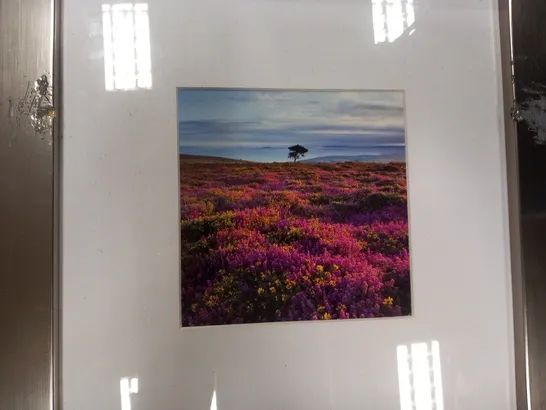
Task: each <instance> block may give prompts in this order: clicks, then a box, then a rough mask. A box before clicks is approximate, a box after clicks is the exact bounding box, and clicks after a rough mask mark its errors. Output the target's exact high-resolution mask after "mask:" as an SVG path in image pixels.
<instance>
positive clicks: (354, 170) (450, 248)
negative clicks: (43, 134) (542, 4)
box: [60, 0, 516, 410]
mask: <svg viewBox="0 0 546 410" xmlns="http://www.w3.org/2000/svg"><path fill="white" fill-rule="evenodd" d="M63 7H64V8H63V23H62V24H63V32H64V37H63V57H64V58H63V70H62V73H63V90H62V97H63V102H64V104H63V121H62V124H63V163H62V169H63V174H62V187H63V195H62V218H63V224H62V229H61V231H60V235H61V237H62V246H63V248H62V250H63V252H62V259H61V261H60V263H61V266H62V271H63V277H62V306H63V316H62V358H63V360H62V369H61V370H62V376H63V377H62V384H63V386H62V387H63V405H64V407H65V408H67V409H78V410H88V409H89V410H91V409H93V410H94V409H97V408H99V409H119V408H120V406H121V409H122V410H129V409H135V410H138V409H165V410H171V409H172V410H174V409H188V410H195V409H207V410H209V409H211V410H213V409H214V410H216V409H222V410H254V409H271V410H273V409H287V410H290V409H313V410H332V409H337V410H352V409H355V410H356V409H364V408H371V409H401V410H409V409H418V410H433V409H438V410H441V409H444V408H450V409H464V410H473V409H476V410H478V409H479V410H482V409H499V410H510V409H513V408H515V402H516V399H515V391H516V390H515V389H516V387H515V366H514V338H513V336H514V335H513V331H514V326H513V320H512V318H513V310H512V300H511V298H510V296H509V295H511V290H512V287H511V286H512V284H511V261H510V258H509V257H508V256H507V255H508V252H509V250H510V229H509V222H510V220H509V214H508V192H507V188H506V187H507V180H506V179H507V177H506V166H507V164H506V152H505V143H506V138H508V137H507V135H508V134H507V128H505V123H504V117H505V114H506V112H507V111H509V105H506V104H507V101H510V99H506V98H505V96H504V95H503V90H505V89H506V88H503V85H504V86H505V87H506V83H505V81H506V78H508V79H509V78H510V75H508V76H507V75H506V74H507V73H505V72H503V67H506V62H505V61H501V55H504V54H503V53H505V51H506V50H505V48H501V45H502V44H503V43H502V42H501V28H500V23H499V22H500V19H499V10H498V7H497V4H496V2H494V1H486V2H481V3H480V4H479V5H477V3H476V2H473V1H466V0H465V1H461V0H457V1H455V0H445V1H442V2H438V1H424V2H414V1H412V0H389V1H379V0H377V1H376V0H373V1H372V0H365V1H353V0H348V1H343V2H339V1H333V0H321V1H308V0H290V1H272V0H227V1H226V0H178V1H173V0H153V1H150V2H137V3H115V2H114V3H108V2H105V1H104V0H101V1H98V0H87V1H85V2H83V1H74V2H65V4H64V5H63ZM501 51H502V53H501ZM509 66H510V64H508V67H509ZM508 81H509V80H508ZM507 107H508V108H507ZM475 386H479V388H475Z"/></svg>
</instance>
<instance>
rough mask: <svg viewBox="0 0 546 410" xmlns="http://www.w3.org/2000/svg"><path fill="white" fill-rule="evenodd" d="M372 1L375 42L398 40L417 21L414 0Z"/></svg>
mask: <svg viewBox="0 0 546 410" xmlns="http://www.w3.org/2000/svg"><path fill="white" fill-rule="evenodd" d="M371 1H372V16H373V27H374V40H375V44H379V43H385V42H389V43H392V42H394V41H396V39H398V38H399V37H400V36H402V34H404V32H405V31H406V30H408V28H410V27H412V25H413V23H414V22H415V9H414V7H413V0H371ZM414 31H415V28H411V32H410V33H411V34H413V32H414Z"/></svg>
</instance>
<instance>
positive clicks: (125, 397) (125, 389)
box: [119, 377, 138, 410]
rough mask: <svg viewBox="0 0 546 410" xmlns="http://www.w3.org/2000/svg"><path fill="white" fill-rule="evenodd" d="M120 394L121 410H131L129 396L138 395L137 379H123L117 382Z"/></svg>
mask: <svg viewBox="0 0 546 410" xmlns="http://www.w3.org/2000/svg"><path fill="white" fill-rule="evenodd" d="M119 391H120V394H121V410H131V395H132V394H136V393H138V379H137V378H136V377H133V378H131V379H129V378H128V377H123V378H121V379H120V381H119Z"/></svg>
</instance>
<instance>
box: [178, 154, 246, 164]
mask: <svg viewBox="0 0 546 410" xmlns="http://www.w3.org/2000/svg"><path fill="white" fill-rule="evenodd" d="M180 161H184V162H186V163H187V162H200V163H203V162H250V161H244V160H242V159H231V158H223V157H211V156H207V155H189V154H180Z"/></svg>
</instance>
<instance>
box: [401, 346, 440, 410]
mask: <svg viewBox="0 0 546 410" xmlns="http://www.w3.org/2000/svg"><path fill="white" fill-rule="evenodd" d="M396 350H397V359H398V382H399V389H400V409H401V410H413V409H415V410H444V394H443V387H442V370H441V366H440V345H439V343H438V342H437V341H433V342H431V344H430V346H429V345H428V344H427V343H414V344H412V345H411V346H405V345H401V346H398V347H397V349H396Z"/></svg>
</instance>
